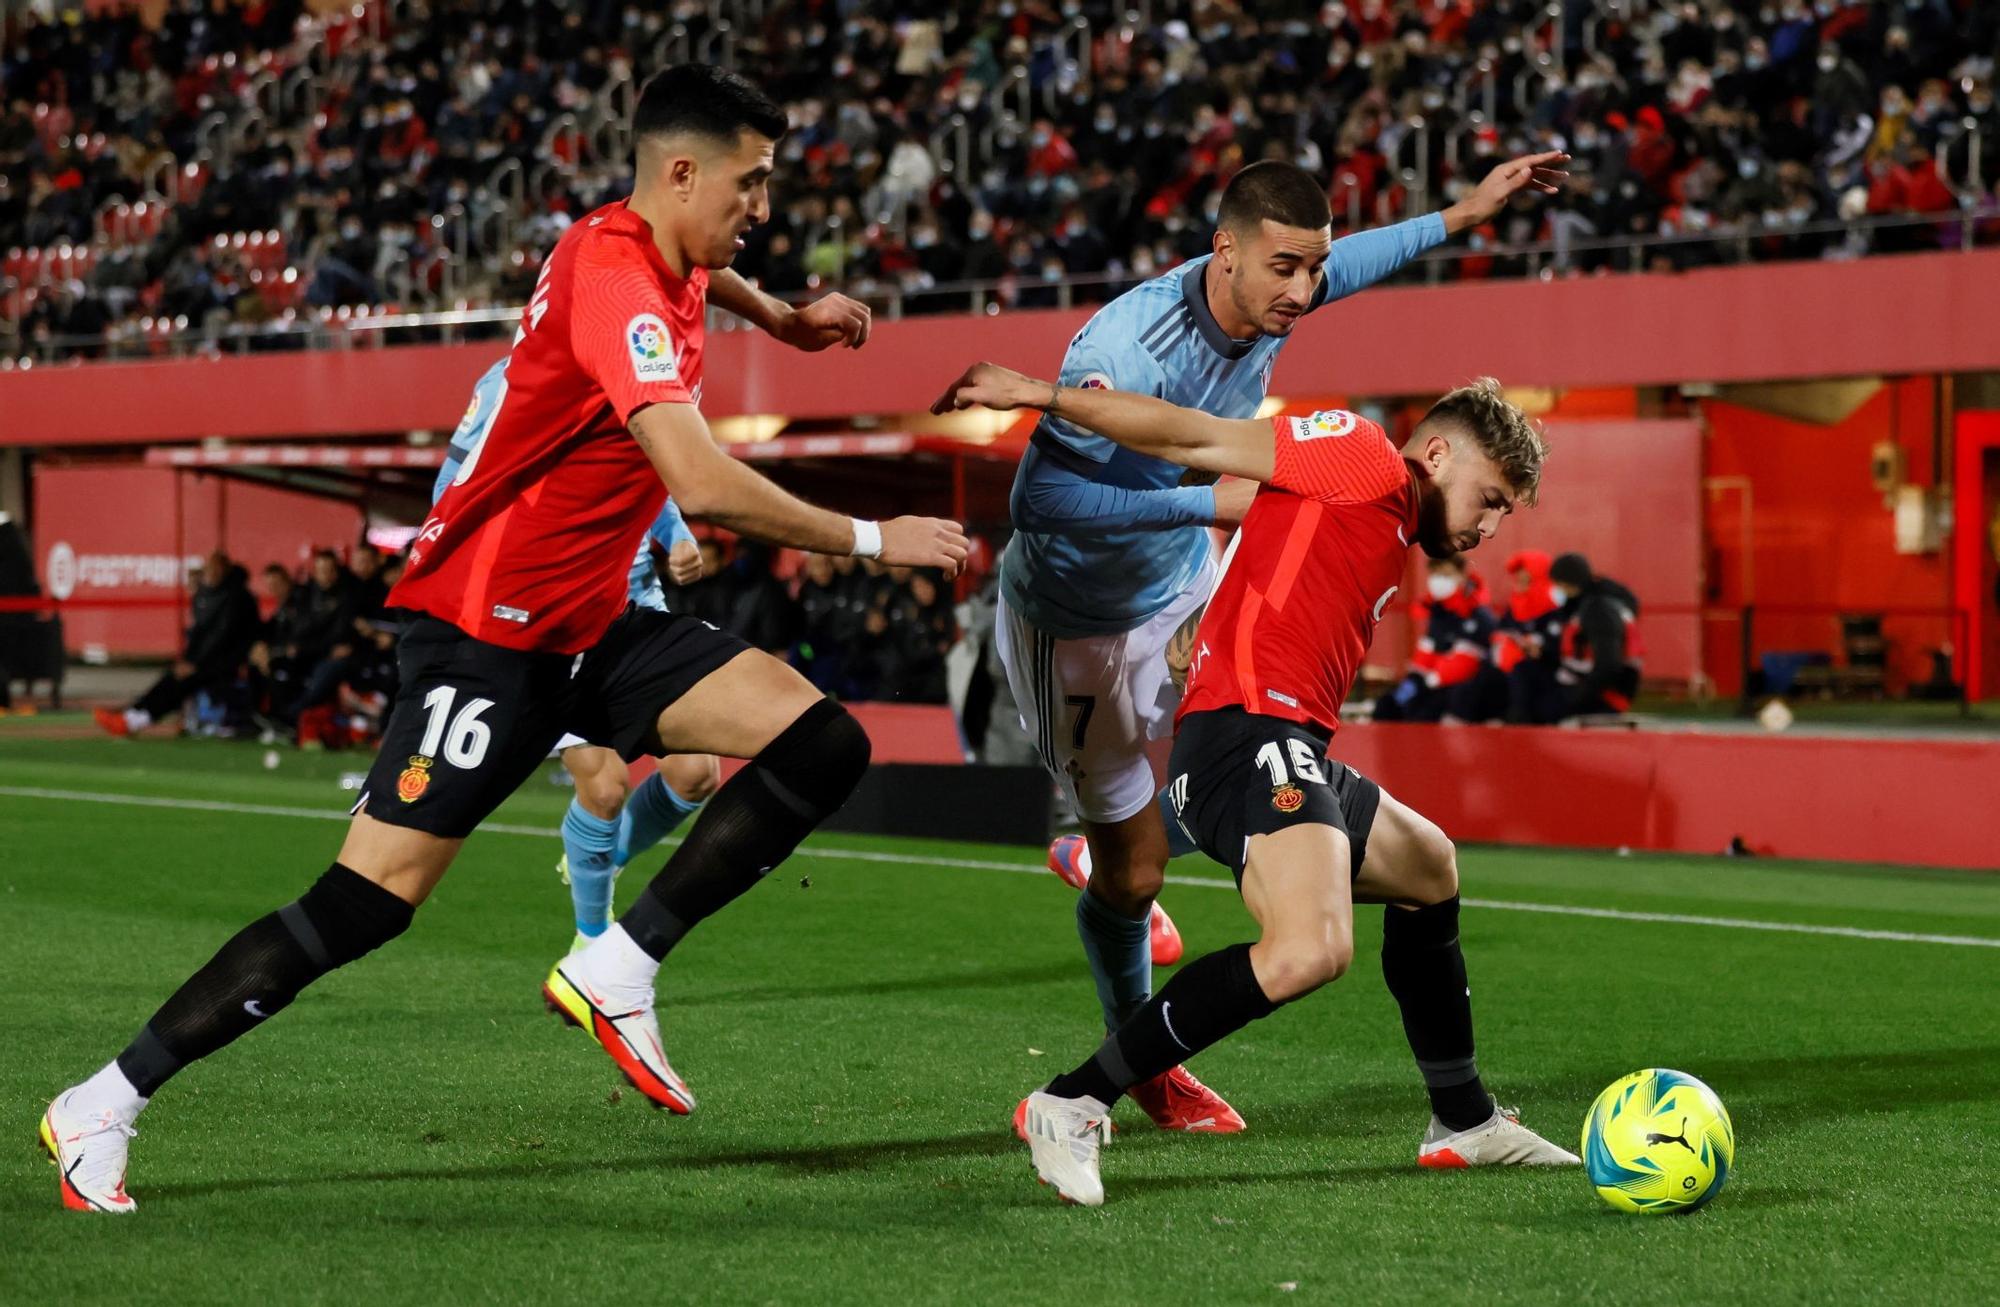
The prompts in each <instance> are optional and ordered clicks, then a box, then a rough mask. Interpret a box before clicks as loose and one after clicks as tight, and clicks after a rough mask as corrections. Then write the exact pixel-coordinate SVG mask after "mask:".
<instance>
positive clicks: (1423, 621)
mask: <svg viewBox="0 0 2000 1307" xmlns="http://www.w3.org/2000/svg"><path fill="white" fill-rule="evenodd" d="M1487 599H1488V595H1487V590H1486V582H1485V581H1484V580H1483V579H1481V577H1480V576H1479V574H1478V573H1476V572H1473V571H1470V570H1469V569H1468V568H1467V567H1466V564H1465V559H1464V557H1463V556H1462V555H1453V556H1452V557H1450V558H1433V559H1431V560H1430V562H1429V569H1428V572H1427V575H1426V577H1425V588H1424V594H1423V597H1422V598H1420V599H1418V600H1417V601H1416V602H1415V603H1414V604H1412V605H1411V606H1410V624H1411V626H1412V627H1413V628H1414V629H1416V630H1418V631H1420V632H1421V633H1422V634H1420V635H1419V636H1418V637H1417V646H1416V649H1415V650H1414V651H1413V652H1412V653H1411V654H1410V669H1409V671H1408V672H1407V673H1406V674H1405V675H1404V677H1403V679H1402V680H1401V681H1399V682H1397V683H1396V686H1395V688H1394V689H1392V690H1390V691H1389V692H1388V693H1387V694H1385V695H1383V696H1382V697H1381V698H1380V699H1378V700H1377V701H1376V703H1375V720H1376V721H1383V722H1396V721H1404V722H1435V721H1440V720H1442V719H1444V718H1445V717H1454V718H1459V719H1462V720H1483V719H1485V718H1486V717H1490V716H1495V715H1497V713H1495V712H1493V711H1491V710H1490V709H1489V707H1488V705H1487V704H1486V703H1485V702H1483V701H1484V700H1488V699H1490V698H1492V697H1493V687H1492V684H1491V682H1490V680H1488V679H1487V678H1484V677H1482V676H1481V675H1480V672H1481V670H1482V669H1483V668H1485V667H1486V666H1487V665H1488V663H1489V661H1490V659H1491V657H1492V652H1493V628H1494V621H1493V610H1492V609H1491V608H1489V607H1488V606H1487Z"/></svg>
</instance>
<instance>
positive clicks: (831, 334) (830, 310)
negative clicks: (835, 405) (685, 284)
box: [708, 268, 873, 353]
mask: <svg viewBox="0 0 2000 1307" xmlns="http://www.w3.org/2000/svg"><path fill="white" fill-rule="evenodd" d="M708 302H709V303H710V304H713V305H715V306H716V307H717V308H719V309H727V310H728V311H729V312H731V313H734V314H735V315H736V316H737V317H739V318H742V319H743V320H744V321H745V322H748V323H750V324H751V325H752V326H754V327H757V328H759V329H761V330H762V331H763V332H764V333H765V334H766V335H769V336H771V337H773V338H774V339H777V340H782V341H784V342H785V343H786V344H787V345H790V346H791V347H792V348H793V349H802V350H805V351H806V352H807V353H811V352H813V351H815V350H822V349H826V348H828V347H830V346H833V345H845V346H847V347H848V348H849V349H860V348H861V347H862V346H863V345H865V344H867V343H868V328H869V326H870V325H871V323H872V322H873V315H872V314H871V312H870V311H869V308H868V306H867V305H866V304H863V303H862V302H861V301H860V300H855V299H849V298H848V297H847V296H845V295H837V294H836V295H825V296H822V297H820V298H819V299H816V300H814V301H813V302H812V303H810V304H808V305H806V306H805V307H804V308H794V307H793V306H792V305H790V304H787V303H785V302H784V301H783V300H781V299H777V298H775V297H773V296H770V295H766V294H765V293H764V292H763V291H761V290H758V289H757V288H756V287H755V286H752V285H751V284H750V283H749V282H747V281H745V280H744V279H743V277H742V276H741V275H740V274H738V273H737V272H736V271H735V270H734V269H731V268H723V269H721V270H720V271H717V272H711V273H709V275H708Z"/></svg>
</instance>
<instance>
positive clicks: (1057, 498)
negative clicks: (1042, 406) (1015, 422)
mask: <svg viewBox="0 0 2000 1307" xmlns="http://www.w3.org/2000/svg"><path fill="white" fill-rule="evenodd" d="M1126 319H1131V320H1130V321H1127V320H1126ZM1153 325H1154V324H1153V323H1151V322H1146V321H1142V320H1140V315H1134V314H1131V313H1115V314H1114V313H1111V312H1108V311H1107V312H1103V313H1100V314H1099V315H1098V316H1097V317H1094V318H1092V319H1091V321H1090V322H1089V323H1087V324H1085V326H1084V329H1083V330H1082V331H1080V332H1078V333H1077V336H1076V339H1074V340H1073V341H1071V342H1070V347H1069V349H1068V351H1067V352H1066V353H1064V355H1063V361H1062V368H1061V370H1060V371H1059V372H1058V373H1057V381H1058V383H1059V384H1061V385H1064V386H1076V387H1084V388H1103V389H1107V390H1124V391H1131V392H1133V393H1136V394H1141V395H1152V396H1154V397H1156V398H1161V397H1164V396H1165V395H1166V392H1167V377H1166V373H1165V370H1164V369H1163V368H1162V367H1161V366H1160V361H1159V359H1158V358H1156V357H1155V356H1154V355H1153V354H1152V353H1151V352H1150V351H1148V350H1147V349H1146V348H1145V347H1144V345H1143V343H1142V341H1141V337H1142V336H1144V335H1146V334H1147V333H1146V328H1147V327H1149V326H1153ZM1114 459H1116V460H1119V461H1120V462H1121V463H1124V462H1128V461H1129V460H1130V456H1129V455H1126V456H1125V457H1123V458H1121V451H1120V448H1119V446H1118V445H1116V444H1115V443H1113V442H1112V441H1110V440H1107V439H1105V438H1104V437H1103V436H1100V435H1098V434H1097V433H1096V432H1094V431H1089V430H1086V429H1084V428H1082V427H1078V426H1073V425H1071V424H1070V423H1068V422H1065V421H1064V420H1063V419H1062V418H1061V417H1060V416H1057V417H1047V416H1045V417H1043V418H1042V420H1041V421H1040V422H1039V423H1037V424H1036V427H1035V433H1034V436H1033V437H1032V438H1031V440H1030V444H1029V448H1028V451H1027V453H1026V455H1025V457H1024V459H1023V462H1022V469H1021V470H1022V474H1021V475H1020V476H1019V477H1017V478H1016V479H1015V482H1014V491H1013V495H1012V496H1011V498H1010V502H1009V509H1010V513H1011V515H1012V517H1013V519H1014V525H1015V526H1016V527H1018V528H1020V529H1021V530H1024V531H1034V532H1038V533H1041V534H1044V535H1048V534H1055V533H1058V532H1060V533H1064V534H1068V535H1080V536H1089V535H1099V534H1103V533H1105V532H1109V531H1120V532H1123V531H1132V530H1161V531H1163V530H1170V529H1172V528H1174V527H1181V526H1197V525H1205V524H1207V523H1209V522H1212V521H1214V520H1215V490H1214V488H1213V487H1210V486H1179V485H1169V486H1149V485H1143V484H1139V485H1135V484H1129V483H1128V484H1120V482H1124V481H1128V480H1129V479H1128V478H1124V477H1120V476H1117V475H1115V474H1113V475H1109V476H1107V472H1109V471H1110V464H1111V463H1112V462H1113V460H1114ZM1175 475H1176V477H1177V476H1178V470H1176V474H1175Z"/></svg>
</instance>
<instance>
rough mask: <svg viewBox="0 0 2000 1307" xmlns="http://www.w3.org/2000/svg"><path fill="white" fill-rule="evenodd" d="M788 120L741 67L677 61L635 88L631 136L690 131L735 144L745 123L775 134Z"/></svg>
mask: <svg viewBox="0 0 2000 1307" xmlns="http://www.w3.org/2000/svg"><path fill="white" fill-rule="evenodd" d="M789 125H790V124H789V123H788V122H787V121H786V118H785V111H784V110H783V109H780V108H779V107H778V105H777V103H776V102H775V101H773V100H772V99H771V97H770V96H768V95H766V94H764V93H763V92H762V91H761V90H759V89H757V85H756V83H754V82H752V81H751V80H750V79H749V78H747V77H745V76H743V75H742V74H741V73H732V72H730V71H729V70H728V69H727V68H718V67H716V66H715V65H714V64H675V65H674V66H673V67H672V68H668V69H665V70H664V71H662V72H660V73H657V74H655V75H654V76H653V77H652V79H651V80H649V81H648V82H647V83H646V85H645V86H644V87H643V88H641V89H640V91H639V107H638V109H637V110H636V111H634V113H633V115H632V140H633V143H634V144H635V145H636V144H637V143H638V142H640V141H643V140H646V139H647V138H649V137H660V136H674V135H678V134H681V133H691V134H693V135H696V136H703V137H707V138H708V139H709V140H712V141H717V142H720V143H722V144H725V145H734V144H736V138H737V136H738V135H740V134H741V133H742V131H743V129H744V128H746V127H747V128H749V129H750V130H751V131H753V132H756V133H757V134H758V135H760V136H768V137H770V138H771V139H772V140H774V141H775V140H777V139H778V138H779V137H781V136H783V135H784V134H785V129H786V127H788V126H789Z"/></svg>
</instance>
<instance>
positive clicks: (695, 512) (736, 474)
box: [631, 404, 966, 577]
mask: <svg viewBox="0 0 2000 1307" xmlns="http://www.w3.org/2000/svg"><path fill="white" fill-rule="evenodd" d="M631 426H632V438H633V439H634V440H637V441H638V442H639V448H641V449H643V450H645V451H646V457H647V459H648V460H650V461H651V463H652V464H653V468H654V470H655V471H657V472H658V473H659V474H660V479H661V480H663V481H665V482H666V483H667V486H668V487H669V488H670V489H671V490H672V491H673V494H674V499H675V501H676V502H678V503H679V504H680V506H681V511H682V512H683V513H685V514H687V516H689V517H695V518H700V519H702V520H703V521H707V522H713V523H715V524H716V525H718V526H723V527H727V528H729V529H730V530H731V531H734V532H736V533H737V534H738V535H745V536H749V537H750V538H751V539H753V540H762V541H764V542H766V543H768V544H774V545H788V546H790V547H792V548H794V549H809V550H811V551H812V552H814V553H816V554H860V555H863V556H864V557H871V558H880V559H881V560H882V561H883V562H885V563H893V564H896V565H898V566H901V567H936V568H941V569H943V571H944V574H945V575H946V576H947V577H951V576H956V575H958V570H959V568H960V567H962V566H963V565H964V563H965V550H966V539H965V529H964V528H963V527H961V526H959V524H958V523H956V522H948V521H945V520H943V519H941V518H935V517H898V518H894V519H891V520H890V521H887V522H882V523H879V524H878V523H873V522H863V521H860V520H858V519H856V518H851V517H843V516H841V515H840V514H839V513H833V512H829V511H827V510H826V509H824V508H815V507H814V506H813V505H811V504H808V503H807V502H805V500H803V499H800V498H798V497H797V496H795V495H792V494H790V493H788V492H786V491H785V490H782V489H780V488H779V487H778V486H777V485H775V484H773V483H772V482H771V481H770V480H769V479H767V478H766V477H764V476H763V475H761V474H760V473H758V472H757V471H756V470H755V469H753V468H750V467H748V466H746V465H745V464H744V463H743V462H741V461H740V460H738V459H735V458H731V457H730V456H729V455H728V454H726V453H724V452H723V451H722V450H721V449H720V448H718V447H717V446H716V443H715V438H714V437H713V436H712V435H710V434H709V430H708V423H707V422H706V421H704V420H703V419H702V416H701V410H699V409H697V408H696V407H695V406H694V405H692V404H649V405H647V406H646V407H645V408H642V409H640V410H639V411H638V412H637V413H634V414H633V415H632V423H631ZM878 533H879V537H880V538H879V540H878V539H875V538H874V537H875V536H876V535H877V534H878Z"/></svg>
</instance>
